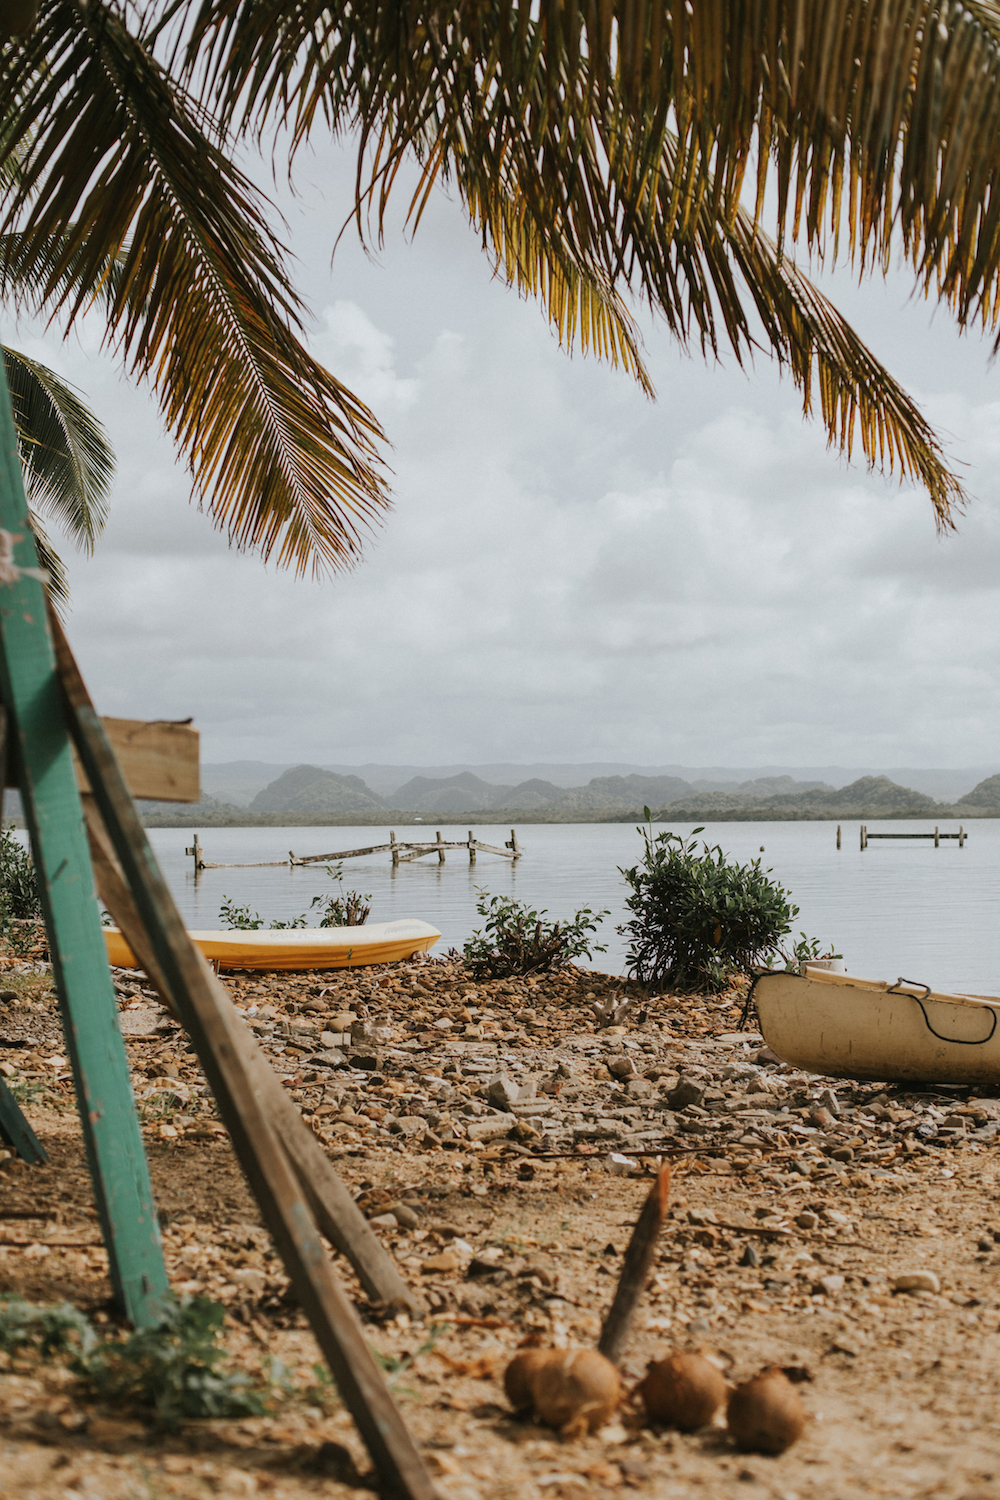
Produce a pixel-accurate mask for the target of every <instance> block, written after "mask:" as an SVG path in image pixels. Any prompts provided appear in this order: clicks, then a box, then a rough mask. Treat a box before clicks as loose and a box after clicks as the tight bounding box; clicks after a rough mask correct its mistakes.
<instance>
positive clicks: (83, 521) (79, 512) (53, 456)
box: [3, 346, 115, 552]
mask: <svg viewBox="0 0 1000 1500" xmlns="http://www.w3.org/2000/svg"><path fill="white" fill-rule="evenodd" d="M3 359H4V366H5V368H6V371H7V384H8V386H9V387H10V397H11V403H12V405H13V408H14V422H15V425H16V427H17V437H18V449H19V452H20V457H21V468H22V470H23V473H24V486H25V491H26V493H27V496H28V500H29V502H30V504H31V505H32V506H33V507H34V509H35V510H38V511H42V512H43V513H44V514H46V515H49V516H53V517H55V518H56V519H58V520H59V521H61V522H62V524H63V525H64V526H65V527H66V529H67V531H68V532H69V534H70V535H71V536H72V537H73V539H74V540H75V541H76V542H77V543H78V544H79V545H80V546H81V547H83V548H84V549H85V550H86V551H87V552H92V551H93V549H94V543H95V542H96V540H97V538H98V537H99V536H100V534H101V532H102V531H103V529H104V524H105V522H106V521H107V518H108V502H109V500H110V497H111V485H112V481H113V479H114V473H115V455H114V453H113V451H112V449H111V445H110V443H109V442H108V439H107V435H106V433H105V431H104V428H103V427H102V426H101V423H100V422H99V421H98V420H97V418H96V417H95V416H94V414H93V412H91V411H90V410H89V409H88V407H87V406H86V405H85V404H84V402H83V401H82V400H81V398H80V396H79V395H78V393H77V392H76V391H74V390H73V389H72V387H70V386H68V385H67V384H66V383H65V381H62V380H60V379H59V377H58V376H57V375H54V374H53V372H52V371H51V370H49V369H47V368H46V367H45V365H42V364H39V363H38V361H37V360H34V359H28V358H27V356H26V355H24V354H19V353H18V352H17V350H16V349H11V348H10V347H9V346H8V347H5V348H4V350H3Z"/></svg>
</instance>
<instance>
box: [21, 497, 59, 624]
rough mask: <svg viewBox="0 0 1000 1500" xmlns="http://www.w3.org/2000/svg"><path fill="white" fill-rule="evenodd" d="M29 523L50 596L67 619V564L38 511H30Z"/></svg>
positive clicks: (57, 610) (57, 609)
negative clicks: (46, 577)
mask: <svg viewBox="0 0 1000 1500" xmlns="http://www.w3.org/2000/svg"><path fill="white" fill-rule="evenodd" d="M28 524H29V526H30V527H31V533H32V536H33V537H34V538H35V551H36V552H37V553H38V561H39V564H40V565H41V566H42V567H43V568H44V569H45V572H46V573H47V574H48V579H47V581H46V584H45V587H46V590H47V591H48V595H49V598H50V599H51V600H52V603H53V604H54V605H55V608H56V612H57V614H58V615H59V617H60V619H65V616H66V610H67V609H68V608H69V579H68V578H67V577H66V565H65V563H64V562H63V560H62V558H61V557H60V556H59V553H58V552H57V551H56V549H55V548H54V547H53V545H52V542H51V539H50V537H49V534H48V532H47V531H46V530H45V524H44V522H43V521H42V518H41V516H40V515H39V514H38V512H37V511H34V510H29V511H28Z"/></svg>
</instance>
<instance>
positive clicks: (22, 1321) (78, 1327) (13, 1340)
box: [0, 1297, 97, 1359]
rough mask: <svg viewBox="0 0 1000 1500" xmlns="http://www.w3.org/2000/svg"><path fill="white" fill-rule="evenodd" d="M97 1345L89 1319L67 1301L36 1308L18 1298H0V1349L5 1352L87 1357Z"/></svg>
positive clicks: (42, 1355) (45, 1356) (49, 1356)
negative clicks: (0, 1299)
mask: <svg viewBox="0 0 1000 1500" xmlns="http://www.w3.org/2000/svg"><path fill="white" fill-rule="evenodd" d="M96 1345H97V1335H96V1333H95V1332H94V1330H93V1328H91V1326H90V1324H89V1322H88V1321H87V1319H86V1318H85V1317H84V1315H83V1313H82V1312H80V1310H79V1308H76V1307H73V1306H72V1305H71V1304H70V1303H69V1302H60V1303H57V1304H56V1305H55V1306H53V1307H38V1306H36V1305H35V1303H33V1302H25V1301H23V1300H22V1299H21V1298H20V1297H5V1298H3V1300H2V1301H0V1349H2V1350H3V1351H4V1353H5V1354H20V1353H23V1352H24V1351H25V1350H28V1349H32V1350H34V1351H36V1352H37V1353H38V1354H39V1355H40V1357H41V1358H42V1359H52V1358H53V1357H54V1356H55V1355H57V1354H72V1355H75V1356H76V1357H78V1358H81V1359H86V1358H89V1356H90V1354H91V1352H92V1351H93V1349H94V1348H95V1347H96Z"/></svg>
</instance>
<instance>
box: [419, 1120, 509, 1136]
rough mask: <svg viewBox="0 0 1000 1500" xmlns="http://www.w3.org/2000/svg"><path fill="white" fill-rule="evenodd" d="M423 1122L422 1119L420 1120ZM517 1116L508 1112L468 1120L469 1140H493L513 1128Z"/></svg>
mask: <svg viewBox="0 0 1000 1500" xmlns="http://www.w3.org/2000/svg"><path fill="white" fill-rule="evenodd" d="M420 1123H421V1124H423V1121H421V1122H420ZM516 1124H517V1118H516V1116H514V1115H510V1114H496V1115H484V1116H483V1118H482V1119H481V1120H470V1121H469V1124H468V1128H467V1134H468V1137H469V1140H470V1141H495V1140H499V1138H500V1137H501V1136H503V1135H506V1134H507V1133H508V1131H510V1130H513V1128H514V1126H515V1125H516Z"/></svg>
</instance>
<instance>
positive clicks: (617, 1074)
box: [607, 1057, 635, 1078]
mask: <svg viewBox="0 0 1000 1500" xmlns="http://www.w3.org/2000/svg"><path fill="white" fill-rule="evenodd" d="M607 1069H608V1072H609V1073H610V1074H611V1076H612V1078H631V1077H632V1075H633V1074H634V1073H635V1063H634V1062H633V1061H632V1059H631V1058H630V1057H609V1058H608V1062H607Z"/></svg>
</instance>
